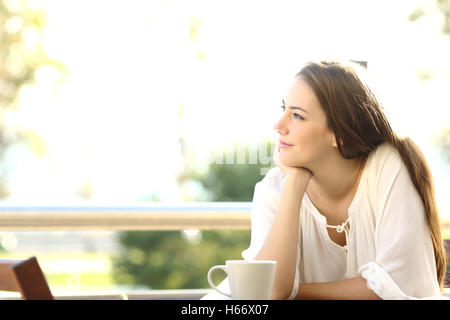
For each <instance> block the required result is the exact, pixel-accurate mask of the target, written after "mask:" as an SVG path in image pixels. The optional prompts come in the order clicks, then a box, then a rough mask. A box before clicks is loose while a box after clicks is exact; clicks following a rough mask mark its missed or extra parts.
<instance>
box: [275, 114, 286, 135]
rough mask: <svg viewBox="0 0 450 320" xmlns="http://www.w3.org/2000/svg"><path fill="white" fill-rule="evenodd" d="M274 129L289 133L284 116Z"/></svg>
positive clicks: (282, 133)
mask: <svg viewBox="0 0 450 320" xmlns="http://www.w3.org/2000/svg"><path fill="white" fill-rule="evenodd" d="M273 129H274V130H275V131H276V132H278V133H279V134H281V135H285V134H286V133H287V128H286V125H285V124H284V123H283V117H281V118H280V120H278V121H277V122H276V123H275V125H274V126H273Z"/></svg>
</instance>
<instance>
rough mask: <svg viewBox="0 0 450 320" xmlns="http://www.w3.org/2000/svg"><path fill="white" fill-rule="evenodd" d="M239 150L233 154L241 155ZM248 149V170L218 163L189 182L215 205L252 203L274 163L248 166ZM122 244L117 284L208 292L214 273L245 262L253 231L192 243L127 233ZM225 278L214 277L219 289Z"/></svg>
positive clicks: (203, 236) (204, 236)
mask: <svg viewBox="0 0 450 320" xmlns="http://www.w3.org/2000/svg"><path fill="white" fill-rule="evenodd" d="M259 145H262V146H266V145H267V146H268V148H267V152H268V155H270V154H271V152H272V150H271V148H272V147H271V146H270V144H268V142H263V143H261V144H259ZM237 148H238V146H235V149H234V150H232V151H231V152H232V153H237V151H236V150H237ZM248 149H249V148H245V155H246V160H245V163H247V164H226V163H225V164H217V163H214V164H211V165H210V166H209V171H208V172H207V173H206V174H199V173H197V172H190V173H189V174H188V176H189V178H190V179H193V180H197V181H199V182H200V183H201V184H202V185H203V186H204V187H205V189H206V190H208V192H209V193H210V194H212V199H211V201H252V198H253V192H254V187H255V184H256V183H257V182H258V181H260V180H262V178H263V175H261V168H263V172H264V168H268V167H269V165H270V163H269V164H268V163H261V161H260V160H259V159H260V157H258V160H257V161H256V163H255V164H249V161H248V160H249V158H248V156H249V150H248ZM240 150H242V149H240ZM227 152H230V150H228V151H227ZM270 158H271V157H270ZM235 159H236V158H235ZM264 162H266V161H264ZM120 242H121V245H122V249H121V251H120V252H119V253H118V255H117V257H116V258H115V259H114V260H113V265H114V268H113V278H114V281H115V282H116V283H118V284H125V285H135V286H142V285H145V286H147V287H149V288H152V289H192V288H208V287H209V284H208V282H207V280H206V275H207V272H208V270H209V268H211V267H212V266H213V265H217V264H224V263H225V260H229V259H242V256H241V252H242V251H243V250H245V249H246V248H248V246H249V244H250V230H214V231H213V230H210V231H199V232H198V234H197V235H195V236H193V237H192V238H191V239H190V238H189V237H188V236H187V234H186V233H184V232H183V231H150V232H144V231H132V232H122V233H121V234H120ZM223 278H225V275H224V274H220V273H219V272H217V273H215V274H214V276H213V279H214V281H215V282H216V283H217V282H219V281H221V280H222V279H223Z"/></svg>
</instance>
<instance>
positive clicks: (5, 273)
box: [0, 257, 54, 300]
mask: <svg viewBox="0 0 450 320" xmlns="http://www.w3.org/2000/svg"><path fill="white" fill-rule="evenodd" d="M0 290H1V291H13V292H20V294H21V295H22V299H24V300H53V299H54V298H53V295H52V293H51V291H50V288H49V286H48V284H47V281H46V279H45V276H44V274H43V273H42V270H41V267H40V266H39V263H38V261H37V259H36V257H31V258H29V259H26V260H9V259H6V260H5V259H0Z"/></svg>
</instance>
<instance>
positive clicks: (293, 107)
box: [281, 99, 308, 113]
mask: <svg viewBox="0 0 450 320" xmlns="http://www.w3.org/2000/svg"><path fill="white" fill-rule="evenodd" d="M281 101H283V106H284V105H286V104H285V103H284V99H281ZM289 108H290V109H297V110H302V111H303V112H305V113H308V111H306V110H305V109H304V108H302V107H298V106H289Z"/></svg>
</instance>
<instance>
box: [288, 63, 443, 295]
mask: <svg viewBox="0 0 450 320" xmlns="http://www.w3.org/2000/svg"><path fill="white" fill-rule="evenodd" d="M355 66H356V65H355ZM296 78H302V79H303V80H305V81H306V83H307V84H308V85H309V86H310V87H311V88H312V89H313V90H314V93H315V94H316V96H317V98H318V99H319V102H320V104H321V106H322V108H323V110H324V111H325V113H326V116H327V125H328V127H329V128H330V129H331V130H332V131H333V132H334V134H335V137H336V142H337V145H338V149H339V152H340V153H341V154H342V156H343V157H344V158H346V159H353V158H361V159H363V158H366V157H367V156H368V154H369V153H370V151H372V150H374V149H376V147H377V146H378V145H380V144H381V143H383V142H386V141H388V142H390V143H391V144H392V145H393V146H394V147H395V148H396V149H397V150H398V152H399V154H400V155H401V157H402V159H403V162H404V163H405V165H406V167H407V168H408V172H409V175H410V177H411V180H412V182H413V184H414V186H415V188H416V189H417V191H418V192H419V195H420V197H421V199H422V202H423V204H424V207H425V215H426V221H427V225H428V228H429V230H430V234H431V239H432V242H433V248H434V257H435V260H436V271H437V280H438V283H439V286H440V287H441V290H442V285H443V279H444V276H445V272H446V265H447V261H446V257H445V249H444V243H443V240H442V234H441V226H440V221H439V213H438V208H437V205H436V200H435V193H434V184H433V178H432V175H431V171H430V169H429V167H428V164H427V161H426V159H425V157H424V155H423V154H422V152H421V150H420V149H419V147H418V146H417V145H416V144H415V143H414V142H413V141H412V140H411V139H410V138H409V137H406V138H400V137H399V136H397V135H396V134H395V132H394V131H393V130H392V128H391V126H390V124H389V121H388V119H387V117H386V115H385V113H384V111H383V108H382V107H381V106H380V104H379V102H378V100H377V99H376V98H375V95H374V94H373V92H372V91H371V90H370V88H369V87H368V84H367V83H365V82H363V81H362V78H361V77H359V76H358V72H357V68H355V67H353V66H352V64H351V63H348V62H345V61H321V62H308V63H306V64H305V65H304V66H303V67H302V69H301V70H300V71H299V72H298V73H297V74H296Z"/></svg>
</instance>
